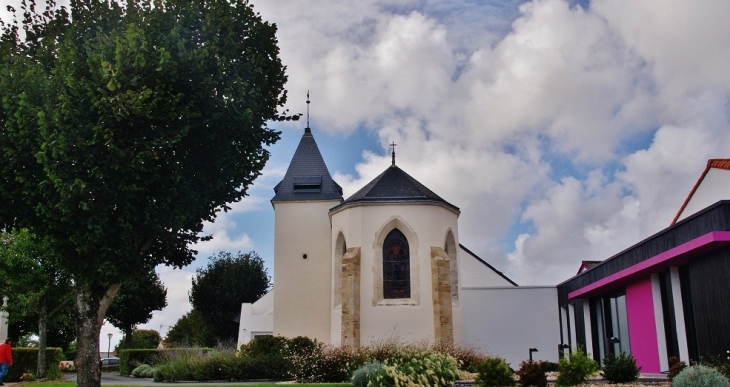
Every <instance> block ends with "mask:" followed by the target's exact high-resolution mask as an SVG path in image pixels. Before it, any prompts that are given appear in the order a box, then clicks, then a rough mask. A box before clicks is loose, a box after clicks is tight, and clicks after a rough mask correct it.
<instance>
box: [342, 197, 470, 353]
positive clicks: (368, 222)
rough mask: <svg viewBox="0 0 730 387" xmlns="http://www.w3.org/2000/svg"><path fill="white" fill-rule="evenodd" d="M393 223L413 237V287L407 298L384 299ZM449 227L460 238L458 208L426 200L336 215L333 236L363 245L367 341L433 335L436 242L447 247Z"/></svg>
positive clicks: (363, 338)
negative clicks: (385, 252)
mask: <svg viewBox="0 0 730 387" xmlns="http://www.w3.org/2000/svg"><path fill="white" fill-rule="evenodd" d="M394 214H398V215H397V216H396V215H394ZM393 224H397V225H398V228H399V230H401V231H402V232H403V233H404V234H405V235H406V237H407V238H408V242H409V248H410V254H411V284H412V287H411V298H410V299H407V300H384V299H382V264H381V262H382V242H383V239H384V238H385V235H387V233H388V232H389V231H390V230H391V229H392V226H393ZM449 229H451V230H452V232H453V233H454V237H455V238H456V240H457V241H458V224H457V214H456V213H454V212H453V211H451V210H448V209H446V208H445V207H443V206H438V205H424V204H422V203H421V204H387V205H378V204H369V205H366V206H353V207H349V208H345V209H343V210H340V211H338V212H336V213H334V214H333V215H332V231H331V232H332V234H331V240H335V239H336V236H337V235H338V234H339V232H342V233H343V235H345V239H346V243H347V246H348V247H355V246H360V247H361V278H360V281H361V282H360V283H361V292H360V300H361V301H360V338H361V342H362V343H363V344H367V343H369V342H377V341H379V340H383V339H387V338H397V339H399V340H403V341H407V342H411V341H422V340H433V335H434V316H433V297H432V291H431V262H430V260H431V246H439V247H443V244H444V240H445V239H444V238H445V236H446V232H447V231H448V230H449ZM334 323H335V322H334V321H333V325H334ZM455 327H456V324H455ZM333 332H334V329H333ZM454 334H455V336H459V335H461V333H459V334H457V332H454Z"/></svg>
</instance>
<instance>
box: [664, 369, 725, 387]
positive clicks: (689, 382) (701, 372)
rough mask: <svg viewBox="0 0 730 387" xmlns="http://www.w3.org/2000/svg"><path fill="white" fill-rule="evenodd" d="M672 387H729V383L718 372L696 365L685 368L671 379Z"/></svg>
mask: <svg viewBox="0 0 730 387" xmlns="http://www.w3.org/2000/svg"><path fill="white" fill-rule="evenodd" d="M672 386H674V387H730V381H728V379H727V378H726V377H725V375H723V374H722V373H721V372H720V371H718V370H716V369H714V368H710V367H705V366H703V365H696V366H691V367H687V368H685V369H684V370H682V372H680V373H679V374H678V375H677V376H675V377H674V379H672Z"/></svg>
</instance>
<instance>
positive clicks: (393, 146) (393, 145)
mask: <svg viewBox="0 0 730 387" xmlns="http://www.w3.org/2000/svg"><path fill="white" fill-rule="evenodd" d="M396 145H398V144H396V143H395V141H393V143H392V144H390V146H391V147H392V148H393V153H392V154H391V155H392V157H393V161H392V164H391V165H395V146H396Z"/></svg>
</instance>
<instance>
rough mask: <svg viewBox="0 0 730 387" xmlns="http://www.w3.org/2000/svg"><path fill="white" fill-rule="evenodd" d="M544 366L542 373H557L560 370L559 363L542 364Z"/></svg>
mask: <svg viewBox="0 0 730 387" xmlns="http://www.w3.org/2000/svg"><path fill="white" fill-rule="evenodd" d="M540 365H541V366H542V372H557V371H558V369H559V365H558V363H556V362H554V361H543V362H540Z"/></svg>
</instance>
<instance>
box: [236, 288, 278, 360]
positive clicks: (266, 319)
mask: <svg viewBox="0 0 730 387" xmlns="http://www.w3.org/2000/svg"><path fill="white" fill-rule="evenodd" d="M273 331H274V291H273V290H270V291H269V292H268V293H266V294H264V296H263V297H261V298H259V299H258V301H256V302H254V303H253V304H251V303H243V304H241V317H240V321H239V323H238V345H237V346H236V348H241V345H243V344H246V343H248V342H249V341H251V340H252V339H253V338H254V336H256V335H260V334H273Z"/></svg>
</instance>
